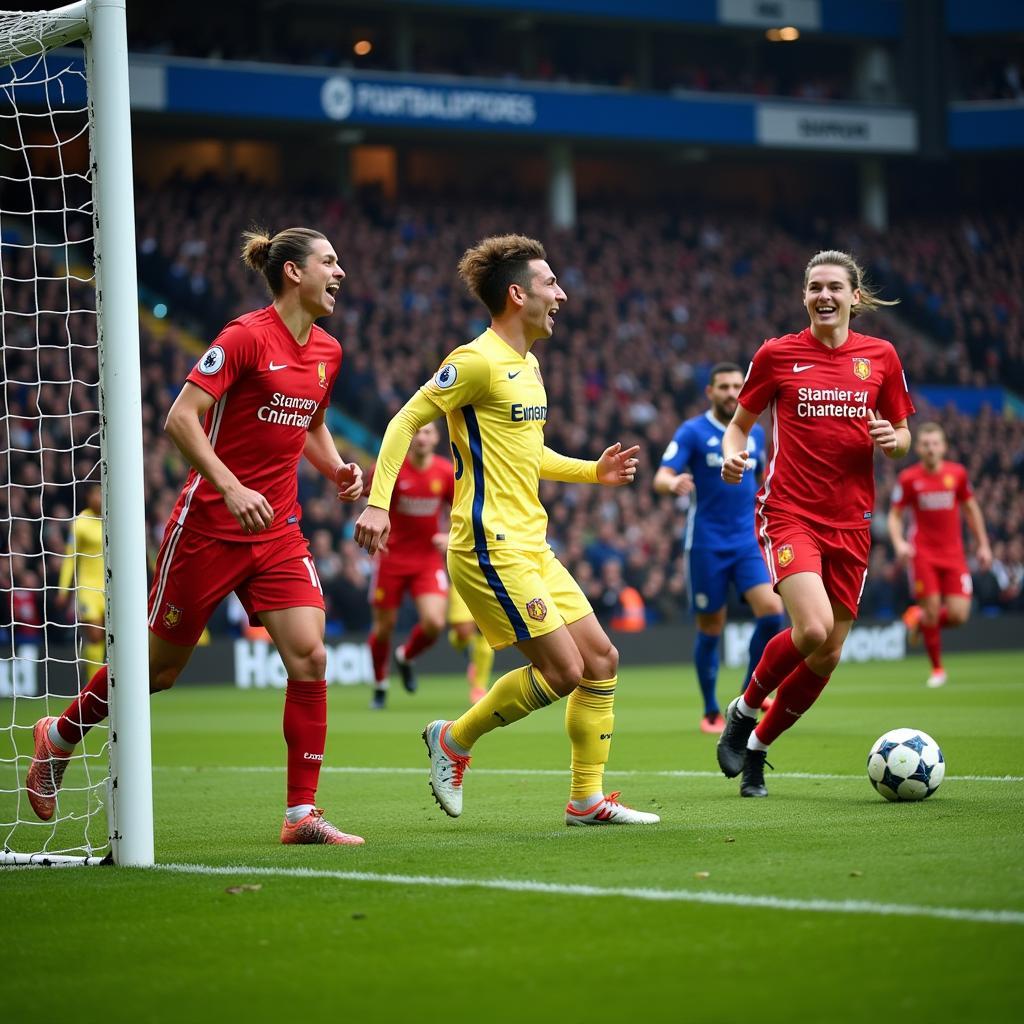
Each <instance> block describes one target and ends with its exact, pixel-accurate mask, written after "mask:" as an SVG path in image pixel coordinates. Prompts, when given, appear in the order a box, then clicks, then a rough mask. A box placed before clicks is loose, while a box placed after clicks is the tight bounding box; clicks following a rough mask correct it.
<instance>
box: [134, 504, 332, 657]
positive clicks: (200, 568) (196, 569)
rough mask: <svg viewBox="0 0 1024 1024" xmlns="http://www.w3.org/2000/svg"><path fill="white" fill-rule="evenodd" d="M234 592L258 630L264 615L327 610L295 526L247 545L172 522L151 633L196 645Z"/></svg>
mask: <svg viewBox="0 0 1024 1024" xmlns="http://www.w3.org/2000/svg"><path fill="white" fill-rule="evenodd" d="M232 590H233V591H234V592H235V593H236V594H237V595H238V599H239V600H240V601H241V602H242V607H243V608H245V611H246V613H247V614H248V616H249V622H250V623H251V624H252V625H254V626H258V625H259V624H260V620H259V613H260V612H272V611H277V610H278V609H281V608H303V607H311V608H323V607H324V592H323V587H321V585H320V577H319V576H318V575H317V572H316V566H315V565H314V564H313V559H312V558H311V557H310V554H309V545H308V544H307V543H306V538H305V537H303V535H302V533H301V531H300V530H299V529H298V528H297V527H296V529H295V532H294V533H289V534H286V535H285V536H283V537H276V538H274V540H266V541H252V542H248V541H227V540H218V539H217V538H216V537H206V536H203V535H202V534H199V533H195V532H194V531H192V530H187V529H185V528H184V527H182V526H179V525H178V524H177V523H168V525H167V531H166V533H164V539H163V542H162V543H161V545H160V552H159V553H158V554H157V557H156V575H155V577H154V579H153V589H152V590H150V592H149V628H150V629H151V630H152V631H153V632H154V633H156V635H157V636H158V637H160V638H161V639H162V640H167V641H168V642H169V643H172V644H181V645H182V646H186V647H190V646H193V645H194V644H195V643H196V642H197V641H198V640H199V637H200V635H201V634H202V632H203V629H205V627H206V623H207V622H209V621H210V616H211V615H212V614H213V611H214V609H215V608H216V607H217V605H218V604H220V602H221V601H222V600H223V599H224V598H225V597H227V595H228V594H230V593H231V591H232Z"/></svg>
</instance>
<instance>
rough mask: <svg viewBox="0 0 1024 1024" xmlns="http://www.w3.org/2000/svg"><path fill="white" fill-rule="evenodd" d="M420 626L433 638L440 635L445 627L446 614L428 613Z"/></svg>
mask: <svg viewBox="0 0 1024 1024" xmlns="http://www.w3.org/2000/svg"><path fill="white" fill-rule="evenodd" d="M420 628H421V629H422V630H423V632H424V633H426V634H427V636H429V637H431V638H433V637H436V636H438V635H440V633H441V630H442V629H444V616H442V615H437V616H433V615H428V616H427V617H426V618H425V619H422V620H421V621H420Z"/></svg>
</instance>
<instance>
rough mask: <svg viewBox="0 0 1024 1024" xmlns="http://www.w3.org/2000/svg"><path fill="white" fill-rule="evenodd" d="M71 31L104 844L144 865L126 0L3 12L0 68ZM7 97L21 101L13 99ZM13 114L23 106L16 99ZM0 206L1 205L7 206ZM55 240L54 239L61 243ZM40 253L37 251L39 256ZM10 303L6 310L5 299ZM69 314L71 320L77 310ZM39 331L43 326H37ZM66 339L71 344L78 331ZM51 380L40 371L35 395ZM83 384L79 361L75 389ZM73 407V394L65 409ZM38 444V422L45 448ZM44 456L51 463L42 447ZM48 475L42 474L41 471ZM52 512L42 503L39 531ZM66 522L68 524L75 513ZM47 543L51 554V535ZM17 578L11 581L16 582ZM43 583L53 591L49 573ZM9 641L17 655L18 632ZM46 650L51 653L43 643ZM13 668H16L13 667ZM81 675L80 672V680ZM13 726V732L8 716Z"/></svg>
mask: <svg viewBox="0 0 1024 1024" xmlns="http://www.w3.org/2000/svg"><path fill="white" fill-rule="evenodd" d="M5 29H6V31H5ZM76 41H80V42H82V43H83V45H84V48H85V86H86V97H87V103H88V126H89V157H88V163H89V167H88V169H87V174H88V177H89V178H90V180H91V210H92V222H93V246H92V259H93V270H92V274H93V283H94V285H95V307H96V310H95V311H96V338H97V354H96V355H97V360H98V371H99V372H98V408H97V410H96V411H97V412H98V419H99V469H100V482H101V486H102V491H103V513H102V518H103V557H104V565H105V602H106V617H105V626H104V629H105V634H106V649H107V663H108V669H109V698H110V722H109V745H108V751H109V761H110V773H109V779H108V781H107V783H106V787H107V790H108V796H109V800H108V801H107V804H108V807H107V810H108V821H107V828H108V837H109V854H110V858H111V859H112V860H113V861H114V863H116V864H121V865H126V866H147V865H151V864H153V862H154V850H153V809H152V768H151V745H150V724H149V668H148V627H147V611H146V597H147V588H146V535H145V504H144V496H143V443H142V402H141V385H140V365H139V323H138V290H137V281H136V270H135V260H136V247H135V221H134V202H133V180H132V144H131V121H130V110H129V96H128V49H127V33H126V21H125V0H78V2H77V3H73V4H68V5H66V6H64V7H61V8H58V9H56V10H53V11H48V12H47V11H44V12H38V13H35V14H21V15H17V14H16V13H15V12H9V13H8V12H0V67H5V68H9V70H10V71H11V72H13V73H12V74H10V76H9V77H11V78H13V79H14V82H15V84H17V83H18V69H19V67H20V66H21V65H22V64H23V63H24V64H31V63H32V60H33V58H34V59H37V60H45V59H46V56H47V55H48V54H49V52H50V51H51V50H53V49H54V48H56V47H61V46H66V45H69V44H72V43H74V42H76ZM39 55H41V56H39ZM61 59H63V55H61ZM37 77H41V79H42V81H43V83H44V86H43V92H44V93H45V95H46V100H47V103H49V100H50V96H51V90H53V89H56V93H55V95H60V96H63V95H64V92H63V89H64V86H63V85H58V86H53V85H52V82H51V76H50V73H49V72H48V71H45V70H44V73H43V74H42V75H41V76H37ZM0 91H2V92H3V93H5V94H8V95H13V94H14V93H15V92H16V89H15V88H14V87H13V86H10V85H8V86H6V87H4V88H3V89H2V90H0ZM12 104H15V101H14V100H12ZM15 105H16V104H15ZM14 116H15V117H17V116H19V112H18V110H17V109H15V113H14ZM52 120H53V118H52V117H51V121H52ZM56 150H57V152H58V154H59V155H58V159H59V160H61V161H62V160H63V157H62V155H60V154H62V152H63V150H62V146H61V140H60V138H59V136H58V140H57V144H56ZM25 165H26V168H27V173H28V180H29V184H28V188H29V189H30V191H31V189H32V182H31V178H32V167H31V162H30V160H29V159H28V158H27V157H26V160H25ZM63 170H64V168H63V163H61V171H62V172H63ZM62 187H63V182H62ZM33 195H34V193H33ZM0 205H2V204H0ZM42 212H45V213H52V212H53V211H42ZM78 212H81V211H80V210H79V211H78ZM31 213H32V218H33V227H32V240H33V243H36V242H37V235H36V228H35V215H36V213H37V211H36V209H35V202H34V199H33V205H32V211H31ZM66 214H67V211H66V210H65V218H64V221H65V226H66V224H67V221H68V217H67V216H66ZM2 216H3V211H2V210H0V217H2ZM50 244H53V243H50ZM56 244H57V245H58V246H59V244H60V242H59V241H58V242H57V243H56ZM63 244H64V250H63V251H64V253H65V259H66V260H67V261H68V263H70V259H71V257H70V255H69V254H70V253H71V251H72V248H73V246H74V245H75V244H76V240H73V239H71V238H66V239H65V240H64V243H63ZM25 248H30V247H29V246H26V247H25ZM58 251H60V250H59V249H58ZM35 258H36V257H35V255H34V254H33V260H35ZM34 265H35V263H34ZM65 274H66V276H67V277H68V278H69V279H70V278H71V277H72V276H73V272H72V270H71V269H70V266H69V267H67V268H66V269H65ZM37 290H38V289H37ZM69 294H70V293H69ZM69 305H70V300H69ZM4 312H5V313H6V312H7V310H6V307H5V309H4ZM43 312H47V313H49V312H52V311H50V310H44V311H43ZM69 312H70V310H69ZM22 315H24V314H22ZM68 320H69V323H70V316H69V317H68ZM38 330H39V328H38V326H37V333H38ZM69 332H70V328H69ZM4 344H5V345H6V337H5V339H4ZM66 347H67V349H68V351H69V352H71V353H73V351H74V348H75V343H74V339H73V338H72V339H71V340H70V341H69V342H68V343H67V344H66ZM69 358H70V356H69ZM44 383H46V382H45V381H44V380H43V375H42V372H41V371H40V374H39V380H38V386H39V388H40V394H41V393H42V388H43V385H44ZM80 383H81V382H80V381H79V380H77V378H76V376H75V374H74V372H73V371H72V372H71V374H70V378H69V382H68V384H69V393H70V389H72V388H74V387H75V386H76V385H77V384H80ZM70 402H71V399H69V403H70ZM71 411H72V406H71V405H70V404H69V414H70V412H71ZM42 443H43V442H42V432H41V430H40V447H42ZM40 461H41V464H43V465H44V468H45V463H43V455H42V452H40ZM9 462H10V458H9ZM43 475H44V477H45V472H44V474H43ZM9 482H10V481H8V483H9ZM8 490H9V491H10V490H11V488H10V487H8ZM45 522H46V511H45V509H44V510H43V512H42V515H41V525H40V527H39V529H40V533H41V532H42V531H43V529H44V527H45ZM64 525H65V526H70V523H66V524H64ZM43 549H44V554H45V553H46V545H45V543H44V544H43ZM5 554H7V555H10V554H11V552H7V551H5ZM13 586H14V584H13V583H12V584H11V587H12V592H13ZM43 593H44V595H45V593H46V590H45V580H44V585H43ZM12 621H13V620H12ZM44 626H45V623H44ZM11 651H12V657H13V651H14V648H13V641H12V647H11ZM44 651H45V652H46V655H47V656H48V655H49V644H48V643H47V644H46V645H45V646H44ZM11 675H12V677H13V668H12V669H11ZM44 675H45V673H44ZM82 682H84V681H83V680H80V684H81V683H82ZM44 696H46V707H47V708H48V709H49V710H48V711H47V713H49V714H54V713H57V711H58V710H59V706H60V705H61V704H62V703H63V702H62V701H60V702H56V704H57V707H56V708H55V707H54V702H53V701H52V700H51V698H50V696H49V694H45V695H44ZM13 714H14V713H13V712H12V716H13ZM11 731H12V742H13V734H14V731H15V727H14V725H13V724H12V729H11ZM15 745H16V746H17V744H15ZM14 761H15V762H16V763H18V762H21V763H22V767H21V769H20V770H19V771H18V772H17V773H16V774H17V775H18V778H20V780H21V781H22V782H23V780H24V770H23V769H24V764H23V762H25V757H24V752H23V751H21V750H20V748H19V754H18V755H17V756H16V757H15V758H14ZM2 785H4V786H5V785H6V783H3V784H2ZM17 807H18V812H17V813H18V815H19V816H20V815H21V814H23V813H25V801H23V800H18V801H17ZM58 807H59V798H58ZM28 813H29V814H31V811H28ZM0 839H3V836H0ZM87 845H88V844H87ZM3 846H4V849H3V850H0V864H2V863H46V862H50V863H66V862H68V861H72V860H75V859H76V858H72V857H68V856H65V855H62V854H54V855H51V854H50V853H49V852H48V851H47V850H46V849H42V850H39V849H36V850H33V849H29V850H19V849H14V848H13V843H8V841H7V840H4V841H3ZM89 852H91V851H86V856H84V857H80V858H77V860H78V861H79V862H87V863H88V862H95V861H96V860H98V859H102V858H99V857H96V856H89V855H88V854H89Z"/></svg>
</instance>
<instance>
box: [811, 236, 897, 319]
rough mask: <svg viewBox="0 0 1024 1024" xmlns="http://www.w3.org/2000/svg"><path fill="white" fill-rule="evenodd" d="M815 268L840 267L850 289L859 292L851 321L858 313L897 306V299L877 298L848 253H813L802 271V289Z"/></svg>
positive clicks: (876, 294)
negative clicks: (858, 299)
mask: <svg viewBox="0 0 1024 1024" xmlns="http://www.w3.org/2000/svg"><path fill="white" fill-rule="evenodd" d="M815 267H842V268H843V270H845V271H846V274H847V276H848V277H849V279H850V287H851V288H852V289H853V290H854V291H856V290H858V289H859V290H860V302H855V303H854V304H853V307H852V308H851V309H850V319H851V320H852V319H853V318H854V317H855V316H858V315H859V314H860V313H871V312H873V311H874V310H876V309H879V308H880V307H881V306H896V305H898V304H899V301H900V300H899V299H883V298H880V297H879V295H878V292H877V291H876V290H875V288H874V285H872V284H871V282H870V281H868V279H867V276H866V275H865V273H864V270H863V269H862V267H861V265H860V264H859V263H858V262H857V261H856V260H855V259H854V258H853V257H852V256H851V255H850V254H849V253H848V252H840V251H839V250H838V249H822V251H821V252H819V253H815V254H814V255H813V256H812V257H811V259H810V262H809V263H808V264H807V269H806V270H805V271H804V289H806V288H807V281H808V278H810V276H811V271H812V270H813V269H814V268H815Z"/></svg>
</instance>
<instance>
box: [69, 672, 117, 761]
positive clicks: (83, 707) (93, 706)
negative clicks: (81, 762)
mask: <svg viewBox="0 0 1024 1024" xmlns="http://www.w3.org/2000/svg"><path fill="white" fill-rule="evenodd" d="M106 717H107V666H106V665H102V666H100V668H98V669H97V670H96V672H95V674H94V675H93V677H92V679H90V680H89V682H88V683H86V685H85V687H84V689H83V690H82V692H81V693H79V695H78V696H77V697H76V698H75V699H74V700H73V701H72V702H71V703H70V704H69V705H68V706H67V708H66V709H65V711H64V714H62V715H61V716H60V718H58V719H57V732H59V733H60V736H61V739H63V740H66V741H67V742H68V743H70V744H72V745H77V744H79V743H81V742H82V737H83V736H84V735H85V734H86V733H87V732H88V731H89V730H90V729H91V728H92V727H93V726H94V725H98V724H99V723H100V722H102V721H103V719H104V718H106Z"/></svg>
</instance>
